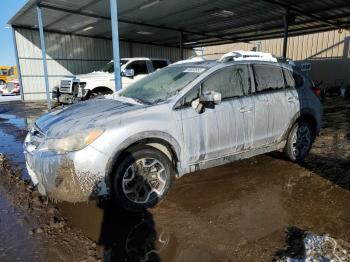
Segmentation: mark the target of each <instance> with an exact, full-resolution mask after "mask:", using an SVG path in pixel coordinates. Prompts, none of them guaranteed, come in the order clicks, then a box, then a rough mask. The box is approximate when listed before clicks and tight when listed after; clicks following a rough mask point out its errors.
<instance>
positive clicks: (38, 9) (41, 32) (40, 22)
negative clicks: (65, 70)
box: [36, 6, 51, 110]
mask: <svg viewBox="0 0 350 262" xmlns="http://www.w3.org/2000/svg"><path fill="white" fill-rule="evenodd" d="M36 12H37V16H38V25H39V36H40V47H41V56H42V59H43V67H44V79H45V91H46V100H47V107H48V108H49V110H50V109H51V96H50V87H49V76H48V73H47V61H46V46H45V35H44V27H43V14H42V10H41V7H39V6H37V7H36Z"/></svg>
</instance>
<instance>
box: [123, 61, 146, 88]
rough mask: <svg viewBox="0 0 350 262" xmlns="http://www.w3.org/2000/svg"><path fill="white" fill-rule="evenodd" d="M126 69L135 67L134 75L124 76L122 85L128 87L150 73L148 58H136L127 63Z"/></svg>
mask: <svg viewBox="0 0 350 262" xmlns="http://www.w3.org/2000/svg"><path fill="white" fill-rule="evenodd" d="M125 69H126V70H127V69H133V70H134V76H133V77H122V85H123V87H127V86H128V85H130V84H131V83H133V82H135V81H137V80H140V79H142V78H143V77H145V76H146V75H148V73H149V69H148V65H147V61H146V60H136V61H133V62H130V63H129V64H128V65H126V67H125Z"/></svg>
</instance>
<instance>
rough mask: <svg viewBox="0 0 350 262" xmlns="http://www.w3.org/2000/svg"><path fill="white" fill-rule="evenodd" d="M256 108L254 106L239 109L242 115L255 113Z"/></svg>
mask: <svg viewBox="0 0 350 262" xmlns="http://www.w3.org/2000/svg"><path fill="white" fill-rule="evenodd" d="M253 109H254V107H253V106H243V107H241V108H240V109H239V112H240V113H248V112H251V111H253Z"/></svg>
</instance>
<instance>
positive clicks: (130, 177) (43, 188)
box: [24, 57, 322, 210]
mask: <svg viewBox="0 0 350 262" xmlns="http://www.w3.org/2000/svg"><path fill="white" fill-rule="evenodd" d="M311 87H312V84H311V81H310V80H309V79H308V78H307V77H306V76H305V75H303V74H302V73H301V72H299V71H298V70H297V69H295V68H292V66H291V65H288V64H284V63H278V62H267V61H263V59H259V61H256V60H254V57H250V58H249V57H248V58H247V59H241V60H240V61H235V57H231V58H230V57H226V58H225V60H224V61H221V62H219V61H202V62H192V63H183V64H177V65H170V66H168V67H166V68H163V69H160V70H158V71H157V72H155V73H153V74H151V75H149V76H147V77H145V78H143V79H141V80H140V81H138V82H135V83H134V84H132V85H130V86H129V87H128V88H127V89H125V90H122V91H119V92H117V93H115V94H113V95H110V96H106V97H104V98H98V99H95V100H91V101H85V102H81V103H78V104H74V105H72V106H70V107H65V108H61V109H58V110H55V111H52V112H50V113H48V114H46V115H44V116H42V117H41V118H39V119H38V120H37V121H36V122H35V124H34V126H33V128H32V130H31V131H30V132H29V134H28V135H27V137H26V139H25V144H24V149H25V157H26V162H27V167H28V171H29V174H30V176H31V177H32V180H33V182H34V183H35V184H37V185H38V188H39V191H40V192H41V193H42V194H46V195H48V196H49V197H52V198H55V199H59V200H64V201H70V202H78V201H85V200H88V199H90V198H95V197H97V196H102V195H104V196H112V197H113V198H114V199H115V201H116V202H117V203H118V204H119V205H121V206H123V207H124V208H127V209H133V210H138V209H144V208H149V207H153V206H154V205H156V204H157V203H158V202H159V201H160V200H161V199H163V198H164V196H165V195H166V193H167V192H168V191H169V189H170V186H171V183H172V179H173V178H174V177H176V178H179V177H181V176H183V175H184V174H186V173H190V172H193V171H197V170H201V169H205V168H209V167H214V166H218V165H223V164H226V163H229V162H232V161H235V160H239V159H243V158H248V157H251V156H254V155H258V154H263V153H267V152H270V151H275V150H284V152H285V154H286V156H287V157H288V158H289V159H290V160H292V161H302V160H303V159H304V158H305V157H306V156H307V154H308V152H309V150H310V148H311V146H312V143H313V141H314V139H315V137H316V135H317V134H318V132H319V130H320V122H321V111H322V110H321V104H320V102H319V99H318V98H317V97H316V96H315V95H314V93H313V92H312V89H311Z"/></svg>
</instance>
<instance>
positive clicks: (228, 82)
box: [202, 65, 250, 99]
mask: <svg viewBox="0 0 350 262" xmlns="http://www.w3.org/2000/svg"><path fill="white" fill-rule="evenodd" d="M249 90H250V76H249V69H248V66H246V65H238V66H230V67H225V68H224V69H222V70H219V71H217V72H215V73H213V74H212V75H211V76H209V78H207V79H206V80H205V81H204V82H203V83H202V93H205V92H209V91H216V92H220V93H221V97H222V99H227V98H233V97H240V96H243V95H245V94H248V93H249Z"/></svg>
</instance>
